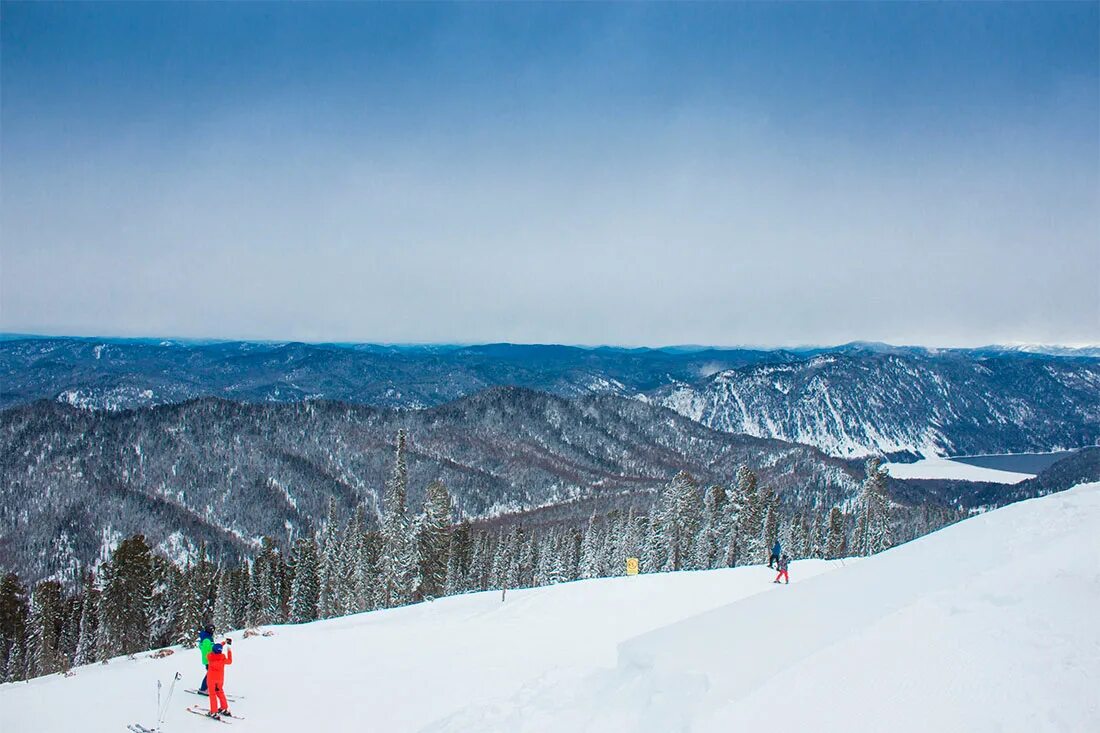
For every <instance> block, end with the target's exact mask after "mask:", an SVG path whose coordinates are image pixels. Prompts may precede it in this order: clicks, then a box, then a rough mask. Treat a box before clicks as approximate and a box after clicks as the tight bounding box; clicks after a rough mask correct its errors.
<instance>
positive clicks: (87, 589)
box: [73, 571, 99, 666]
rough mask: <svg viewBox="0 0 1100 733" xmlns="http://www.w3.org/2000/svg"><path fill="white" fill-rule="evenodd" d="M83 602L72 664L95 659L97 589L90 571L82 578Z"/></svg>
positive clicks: (89, 662)
mask: <svg viewBox="0 0 1100 733" xmlns="http://www.w3.org/2000/svg"><path fill="white" fill-rule="evenodd" d="M83 598H84V602H83V604H82V605H81V609H80V631H79V633H78V635H77V641H76V653H75V655H74V657H73V664H74V665H75V666H81V665H84V664H91V663H92V662H94V661H95V636H96V622H97V620H98V618H99V589H98V588H96V583H95V574H94V573H92V572H91V571H89V572H88V574H87V575H86V576H85V580H84V593H83Z"/></svg>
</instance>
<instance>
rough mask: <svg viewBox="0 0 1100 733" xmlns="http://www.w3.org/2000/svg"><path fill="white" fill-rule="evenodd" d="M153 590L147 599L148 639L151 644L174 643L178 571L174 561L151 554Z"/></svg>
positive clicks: (178, 583)
mask: <svg viewBox="0 0 1100 733" xmlns="http://www.w3.org/2000/svg"><path fill="white" fill-rule="evenodd" d="M151 562H152V570H153V591H152V596H151V598H150V600H149V639H150V641H151V643H152V645H153V646H162V645H167V644H172V643H174V639H173V632H174V631H175V626H176V619H177V618H178V617H179V610H180V609H179V603H180V582H181V578H180V571H179V568H177V567H176V565H175V563H172V562H169V561H168V560H165V559H164V558H162V557H160V556H158V555H153V556H152V557H151Z"/></svg>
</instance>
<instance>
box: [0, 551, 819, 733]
mask: <svg viewBox="0 0 1100 733" xmlns="http://www.w3.org/2000/svg"><path fill="white" fill-rule="evenodd" d="M839 565H840V563H831V562H826V561H823V560H805V561H802V562H798V563H794V564H792V566H791V575H792V577H793V578H795V579H796V580H797V579H800V578H807V577H810V576H812V575H816V574H819V573H823V572H826V571H829V570H832V569H833V567H834V566H838V567H839ZM774 576H775V573H774V572H772V571H769V570H768V569H767V568H766V567H751V568H737V569H735V570H714V571H709V572H694V573H661V574H654V575H639V576H635V577H631V578H628V577H621V578H609V579H602V580H585V581H577V582H573V583H563V584H561V585H555V586H550V587H544V588H537V589H530V590H511V591H508V593H507V595H506V597H505V601H504V602H503V603H502V602H501V594H500V591H488V592H485V593H471V594H468V595H463V596H457V597H451V598H443V599H440V600H438V601H435V602H432V603H423V604H418V605H415V606H408V607H405V608H398V609H390V610H386V611H376V612H373V613H365V614H358V615H355V616H348V617H345V618H341V619H332V620H329V621H321V622H315V623H312V624H303V625H299V626H274V627H271V630H273V631H274V632H275V636H272V637H269V638H263V637H253V638H251V639H241V637H240V635H239V634H237V633H234V634H231V635H232V636H233V637H234V640H233V653H234V663H233V665H231V666H230V667H228V668H227V670H226V691H227V692H228V693H229V694H234V693H238V694H241V695H244V696H246V698H247V699H244V700H242V701H240V702H239V703H237V704H236V705H234V706H232V707H233V709H234V710H235V712H237V713H239V714H241V715H243V716H246V717H247V718H248V719H247V720H244V721H240V722H239V723H238V724H237V725H238V726H239V727H238V729H237V730H238V732H239V731H241V730H250V731H263V732H264V733H302V731H312V730H321V729H322V728H324V729H326V730H329V731H333V732H334V733H335V732H336V731H340V732H343V731H353V730H354V731H358V730H370V731H380V732H383V733H389V732H391V731H394V732H403V731H418V730H420V729H422V728H423V727H424V726H426V725H428V724H429V723H431V722H432V721H435V720H438V719H440V718H443V717H445V716H447V715H449V714H451V713H453V712H455V711H456V710H459V709H461V708H463V707H464V706H467V705H471V704H482V705H485V704H489V703H490V702H491V701H492V700H494V699H495V698H497V697H499V696H501V695H505V696H508V695H511V694H514V693H516V692H518V691H520V690H521V689H522V688H523V687H524V686H525V685H530V684H532V683H534V682H535V681H536V680H538V679H540V678H542V677H543V676H544V675H547V674H551V673H559V672H560V671H562V670H573V671H575V672H588V671H589V670H591V669H593V668H597V667H610V666H612V665H614V664H615V660H616V653H617V647H618V644H619V642H621V641H623V640H625V639H629V638H631V637H634V636H637V635H638V634H641V633H644V632H646V631H651V630H653V629H656V628H659V627H661V626H666V625H668V624H670V623H674V622H676V621H679V620H680V619H683V618H687V617H690V616H693V615H695V614H698V613H700V612H703V611H707V610H710V609H713V608H716V607H718V606H722V605H724V604H727V603H731V602H733V601H735V600H738V599H740V598H744V597H746V596H749V595H752V594H754V593H759V592H761V591H769V590H778V589H777V587H776V586H774V585H772V584H771V583H770V581H771V579H772V578H773V577H774ZM175 652H176V653H175V654H173V655H172V656H171V657H168V658H166V659H159V660H154V659H149V658H148V657H146V656H144V655H140V656H139V658H138V659H136V660H127V659H122V658H120V659H115V660H113V661H112V662H111V663H110V664H108V665H105V666H104V665H90V666H87V667H80V668H78V669H77V670H76V676H74V677H71V678H62V677H59V676H56V675H55V676H52V677H49V678H41V679H36V680H32V681H30V682H29V683H16V684H7V685H0V731H2V732H3V733H13V732H17V733H22V732H23V731H27V732H28V733H30V732H31V731H59V732H60V731H66V732H70V731H77V730H79V731H81V733H84V732H88V733H91V732H92V731H114V732H115V733H118V732H119V731H121V732H122V733H125V726H126V724H127V723H134V722H138V723H141V724H142V725H147V726H150V727H151V725H152V723H153V721H154V720H155V707H156V703H155V694H156V681H157V680H158V679H159V680H162V681H163V683H164V686H165V692H167V686H168V684H169V682H170V680H171V678H172V675H173V673H174V672H176V671H177V670H178V671H180V672H182V673H183V675H184V682H186V683H187V686H188V687H190V688H192V689H194V688H195V687H197V686H198V683H199V681H200V680H201V679H202V666H201V664H199V661H198V659H199V653H198V651H196V650H194V649H180V648H179V647H175ZM203 701H204V700H203V698H199V697H198V696H196V695H190V694H186V693H181V692H180V691H179V690H178V689H177V691H176V693H175V695H174V697H173V700H172V704H171V706H170V710H169V714H168V716H167V720H166V723H165V728H164V730H165V731H168V733H177V732H178V733H186V732H189V731H203V732H204V733H214V731H213V730H212V726H214V725H216V724H215V723H212V722H210V721H207V720H203V719H202V718H199V717H196V716H194V715H190V714H188V713H187V712H186V711H185V710H184V708H185V707H186V705H188V704H194V703H196V702H198V703H202V702H203ZM226 730H229V729H228V728H226Z"/></svg>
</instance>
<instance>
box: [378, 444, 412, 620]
mask: <svg viewBox="0 0 1100 733" xmlns="http://www.w3.org/2000/svg"><path fill="white" fill-rule="evenodd" d="M405 454H406V436H405V431H404V429H401V430H399V431H398V433H397V453H396V456H395V460H394V466H393V475H392V476H391V477H390V481H389V484H388V485H387V486H386V497H385V501H384V506H383V515H382V582H383V585H384V594H383V598H384V600H385V605H386V606H400V605H403V604H405V603H408V602H409V600H410V598H411V597H412V589H413V576H414V573H415V571H416V546H415V544H414V543H413V541H412V533H411V530H412V527H411V522H410V521H409V516H408V508H407V507H406V500H407V496H408V490H409V469H408V464H407V458H406V455H405Z"/></svg>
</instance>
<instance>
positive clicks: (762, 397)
mask: <svg viewBox="0 0 1100 733" xmlns="http://www.w3.org/2000/svg"><path fill="white" fill-rule="evenodd" d="M0 375H3V384H2V385H0V407H12V406H16V405H24V404H28V403H30V402H33V401H35V400H39V399H51V400H57V401H60V402H65V403H68V404H71V405H74V406H78V407H85V408H91V409H106V410H124V409H132V408H136V407H146V406H152V405H161V404H172V403H180V402H183V401H186V400H190V399H195V398H199V397H219V398H223V399H227V400H234V401H241V402H249V403H267V402H276V403H294V402H301V401H308V400H319V399H325V400H334V401H341V402H349V403H353V404H362V405H371V406H375V407H396V408H425V407H432V406H438V405H441V404H444V403H446V402H449V401H452V400H455V399H458V398H460V397H463V396H468V395H471V394H474V393H476V392H479V391H481V390H484V389H487V388H490V387H495V386H517V387H526V388H530V389H535V390H539V391H543V392H548V393H550V394H553V395H557V396H561V397H570V398H572V397H580V396H584V395H591V394H615V395H619V396H624V397H631V398H634V399H637V400H640V401H645V402H650V403H653V404H658V405H662V406H666V407H669V408H671V409H673V410H676V411H677V412H679V413H681V414H683V415H685V416H687V417H690V418H691V419H693V420H697V421H699V422H702V423H703V424H705V425H707V426H709V427H712V428H715V429H718V430H722V431H726V432H738V433H747V434H750V435H754V436H757V437H768V438H778V439H782V440H786V441H793V442H800V443H806V444H808V445H813V446H815V447H817V448H820V449H821V450H823V451H826V452H828V453H830V454H832V455H836V456H840V457H857V456H863V455H867V454H870V453H881V454H886V455H890V456H893V457H897V456H902V455H913V456H915V455H928V454H946V455H960V454H973V453H1009V452H1035V451H1050V450H1056V449H1062V448H1079V447H1085V446H1090V445H1095V444H1097V443H1098V442H1100V358H1097V357H1096V356H1095V355H1092V352H1091V350H1089V349H1065V348H1051V347H1042V348H1041V347H1020V346H1012V347H984V348H980V349H928V348H922V347H896V346H889V345H886V344H874V343H853V344H847V345H844V346H839V347H835V348H816V347H815V348H803V349H776V350H766V349H715V348H702V347H677V348H667V349H622V348H612V347H600V348H581V347H573V346H555V345H517V344H488V345H479V346H459V345H453V346H392V345H372V344H302V343H257V342H179V341H148V340H102V339H60V338H10V337H9V338H5V339H3V340H0Z"/></svg>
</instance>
